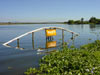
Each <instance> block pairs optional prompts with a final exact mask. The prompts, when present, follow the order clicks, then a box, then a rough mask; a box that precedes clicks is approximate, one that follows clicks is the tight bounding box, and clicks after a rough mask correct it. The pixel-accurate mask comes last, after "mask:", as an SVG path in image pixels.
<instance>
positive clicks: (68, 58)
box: [25, 40, 100, 75]
mask: <svg viewBox="0 0 100 75" xmlns="http://www.w3.org/2000/svg"><path fill="white" fill-rule="evenodd" d="M25 74H26V75H99V74H100V40H96V41H95V42H94V43H90V44H87V45H84V46H81V47H80V48H75V47H74V46H72V47H71V48H68V47H67V46H64V47H63V48H62V50H60V51H56V52H54V53H51V54H49V55H46V56H44V57H43V58H42V59H41V63H40V67H39V68H30V69H28V70H27V72H25Z"/></svg>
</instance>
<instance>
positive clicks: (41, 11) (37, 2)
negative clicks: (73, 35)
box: [0, 0, 100, 22]
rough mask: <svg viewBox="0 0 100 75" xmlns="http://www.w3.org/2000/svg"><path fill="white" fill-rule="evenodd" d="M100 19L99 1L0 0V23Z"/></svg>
mask: <svg viewBox="0 0 100 75" xmlns="http://www.w3.org/2000/svg"><path fill="white" fill-rule="evenodd" d="M92 16H94V17H97V18H100V0H0V22H8V21H11V22H51V21H60V22H61V21H67V20H69V19H74V20H77V19H80V18H81V17H84V19H85V20H88V19H89V18H90V17H92Z"/></svg>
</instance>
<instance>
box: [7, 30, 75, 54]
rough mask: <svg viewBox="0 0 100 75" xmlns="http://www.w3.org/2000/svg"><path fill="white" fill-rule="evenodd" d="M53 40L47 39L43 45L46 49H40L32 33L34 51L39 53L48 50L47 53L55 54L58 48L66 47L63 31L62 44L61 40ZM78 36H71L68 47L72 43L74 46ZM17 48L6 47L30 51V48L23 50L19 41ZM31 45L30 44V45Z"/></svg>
mask: <svg viewBox="0 0 100 75" xmlns="http://www.w3.org/2000/svg"><path fill="white" fill-rule="evenodd" d="M51 38H53V39H45V43H43V45H44V46H45V47H44V48H42V47H39V48H35V42H34V41H35V40H34V33H32V48H31V49H32V50H37V51H38V52H41V51H44V50H46V52H45V53H48V52H49V51H51V52H55V50H54V49H53V48H56V47H57V48H58V47H62V46H63V45H64V43H65V42H66V41H64V34H63V31H62V39H61V40H62V42H60V43H59V44H58V42H59V40H58V41H57V40H55V39H54V37H51ZM75 38H76V36H74V35H73V34H72V35H71V37H70V39H69V40H67V42H66V43H67V45H69V43H70V42H72V45H74V40H75ZM16 44H17V45H16V47H13V46H14V45H6V47H10V48H16V49H19V50H28V48H22V47H21V43H20V40H19V39H17V42H16ZM29 45H30V44H29Z"/></svg>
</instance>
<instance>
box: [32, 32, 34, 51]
mask: <svg viewBox="0 0 100 75" xmlns="http://www.w3.org/2000/svg"><path fill="white" fill-rule="evenodd" d="M32 47H33V49H34V32H32Z"/></svg>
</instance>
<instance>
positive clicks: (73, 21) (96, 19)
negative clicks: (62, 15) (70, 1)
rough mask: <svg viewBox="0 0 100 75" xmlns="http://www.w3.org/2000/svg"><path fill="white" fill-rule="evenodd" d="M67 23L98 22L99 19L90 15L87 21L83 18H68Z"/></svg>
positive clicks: (99, 22)
mask: <svg viewBox="0 0 100 75" xmlns="http://www.w3.org/2000/svg"><path fill="white" fill-rule="evenodd" d="M64 23H68V24H100V19H98V18H96V17H91V18H90V19H89V20H88V21H84V18H81V19H80V20H68V21H67V22H64Z"/></svg>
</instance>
